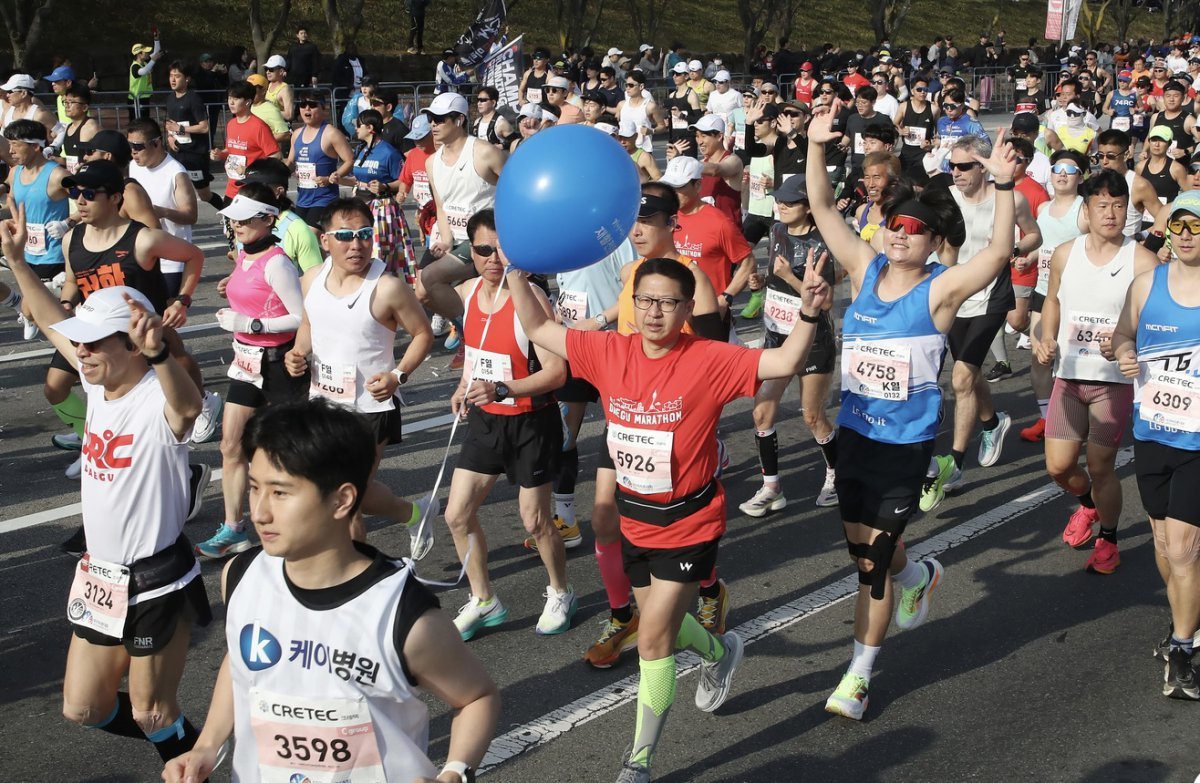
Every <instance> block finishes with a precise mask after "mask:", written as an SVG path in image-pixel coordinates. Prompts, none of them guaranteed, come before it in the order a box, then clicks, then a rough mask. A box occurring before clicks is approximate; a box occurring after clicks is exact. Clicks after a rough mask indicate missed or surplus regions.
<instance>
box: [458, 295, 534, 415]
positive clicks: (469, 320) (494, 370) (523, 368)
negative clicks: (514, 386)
mask: <svg viewBox="0 0 1200 783" xmlns="http://www.w3.org/2000/svg"><path fill="white" fill-rule="evenodd" d="M482 279H483V278H478V277H477V278H475V282H474V283H472V284H471V289H470V294H469V295H468V296H467V301H466V304H465V306H464V307H463V310H464V312H463V344H465V345H466V347H467V350H466V362H465V363H464V364H463V377H464V378H469V377H470V376H471V372H472V370H473V369H474V372H475V378H476V379H478V380H485V381H490V382H492V383H499V382H505V383H506V382H508V381H512V380H515V379H518V378H528V377H529V376H530V375H531V373H532V368H531V366H530V365H532V364H533V361H531V357H532V356H533V352H532V349H533V346H532V345H531V344H530V342H529V338H528V337H527V336H526V335H525V330H524V329H523V328H521V322H520V321H519V320H517V311H516V310H515V309H514V308H513V303H512V297H511V296H509V295H508V291H505V292H504V301H502V302H501V303H500V307H499V309H497V310H496V312H494V313H492V323H491V325H488V323H487V320H488V314H487V313H486V312H484V311H483V309H482V308H481V307H480V300H481V298H482V297H484V296H485V294H484V293H483V291H481V290H480V289H481V288H482V286H480V285H479V284H480V282H481V281H482ZM488 300H489V301H488V302H487V303H486V304H487V306H488V307H491V306H492V302H491V296H488ZM485 326H486V328H487V338H486V339H483V336H484V335H483V330H484V327H485ZM544 404H545V402H544V400H542V398H541V396H540V395H539V398H538V401H537V404H536V405H535V399H534V398H533V397H512V396H510V397H508V398H507V399H505V400H504V401H502V402H489V403H488V404H487V405H480V406H479V408H480V410H485V411H487V412H488V413H496V414H499V415H501V416H516V415H517V414H519V413H529V412H530V411H532V410H534V409H535V408H541V407H543V406H544Z"/></svg>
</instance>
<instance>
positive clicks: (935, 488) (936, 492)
mask: <svg viewBox="0 0 1200 783" xmlns="http://www.w3.org/2000/svg"><path fill="white" fill-rule="evenodd" d="M934 459H935V460H936V461H937V466H938V472H937V475H936V476H926V477H925V483H924V484H922V485H921V500H920V501H919V502H918V504H917V505H918V506H920V508H921V510H922V511H924V512H925V513H926V514H928V513H929V512H931V511H933V510H934V509H935V508H937V507H938V506H939V505H941V503H942V501H943V500H944V499H945V497H946V485H947V484H948V483H951V482H958V483H961V482H962V469H961V468H959V467H958V466H957V465H955V464H954V457H952V456H950V455H949V454H946V455H944V456H941V457H934ZM955 486H957V484H955Z"/></svg>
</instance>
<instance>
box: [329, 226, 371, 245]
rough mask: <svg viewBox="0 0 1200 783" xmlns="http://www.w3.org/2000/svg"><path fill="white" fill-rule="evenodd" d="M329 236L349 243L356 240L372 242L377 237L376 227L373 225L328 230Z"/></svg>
mask: <svg viewBox="0 0 1200 783" xmlns="http://www.w3.org/2000/svg"><path fill="white" fill-rule="evenodd" d="M325 233H326V235H327V236H331V237H333V238H334V239H336V240H337V241H339V242H345V243H346V244H349V243H351V242H353V241H354V240H356V239H357V240H359V241H362V242H370V241H372V240H373V239H374V238H375V229H374V228H373V227H371V226H363V227H362V228H339V229H337V230H336V231H326V232H325Z"/></svg>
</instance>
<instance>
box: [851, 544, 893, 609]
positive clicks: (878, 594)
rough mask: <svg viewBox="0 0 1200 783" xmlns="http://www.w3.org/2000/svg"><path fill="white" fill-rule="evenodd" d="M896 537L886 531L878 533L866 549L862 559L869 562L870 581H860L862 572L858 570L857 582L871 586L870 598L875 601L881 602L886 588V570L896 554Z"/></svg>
mask: <svg viewBox="0 0 1200 783" xmlns="http://www.w3.org/2000/svg"><path fill="white" fill-rule="evenodd" d="M897 540H898V536H896V535H895V534H893V533H889V532H887V531H880V533H879V535H878V536H876V537H875V540H874V541H873V542H871V544H870V546H868V547H867V554H866V555H864V557H865V558H866V559H867V560H869V561H870V562H871V571H870V574H869V576H870V579H869V580H867V581H865V582H864V581H863V580H862V570H861V569H860V570H859V581H860V582H861V583H862V584H870V585H871V598H873V599H874V600H876V601H882V600H883V591H884V588H885V587H886V586H887V581H888V578H889V576H888V568H889V567H890V566H891V563H892V555H893V554H895V552H896V541H897Z"/></svg>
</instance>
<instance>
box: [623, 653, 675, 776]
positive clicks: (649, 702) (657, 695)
mask: <svg viewBox="0 0 1200 783" xmlns="http://www.w3.org/2000/svg"><path fill="white" fill-rule="evenodd" d="M638 663H639V666H640V668H641V673H642V676H641V677H640V678H639V680H638V698H637V724H636V726H635V728H634V730H633V755H631V756H630V757H629V760H630V761H632V762H634V763H635V764H641V765H642V766H644V767H646V768H647V769H649V768H650V760H651V759H652V758H653V757H654V748H655V746H656V745H658V738H659V737H661V736H662V730H663V726H664V725H665V724H666V722H667V713H668V712H669V711H670V709H671V705H672V704H674V703H675V656H673V655H671V656H668V657H666V658H659V659H658V660H657V661H647V660H646V659H644V658H642V659H640V660H639V661H638Z"/></svg>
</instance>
